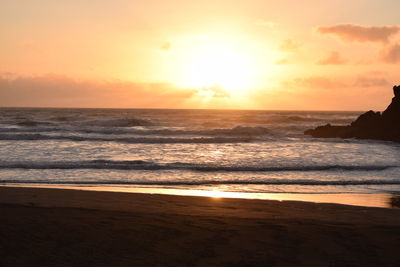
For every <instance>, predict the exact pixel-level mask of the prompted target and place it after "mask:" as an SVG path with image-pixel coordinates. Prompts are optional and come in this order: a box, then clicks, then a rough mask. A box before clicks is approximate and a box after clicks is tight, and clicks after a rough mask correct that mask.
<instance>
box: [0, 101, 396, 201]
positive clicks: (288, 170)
mask: <svg viewBox="0 0 400 267" xmlns="http://www.w3.org/2000/svg"><path fill="white" fill-rule="evenodd" d="M360 114H361V112H325V111H324V112H316V111H312V112H311V111H246V110H170V109H164V110H161V109H160V110H156V109H147V110H144V109H21V108H3V109H0V183H1V184H18V185H26V184H44V185H54V184H56V185H65V186H71V185H76V186H98V185H101V186H108V187H120V186H123V187H137V186H141V187H147V188H173V189H194V190H219V191H228V192H246V193H302V194H316V193H326V194H334V193H394V194H397V193H400V175H399V174H400V144H398V143H393V142H383V141H374V140H357V139H338V138H332V139H316V138H312V137H310V136H306V135H304V134H303V131H304V130H306V129H309V128H313V127H316V126H318V125H324V124H327V123H331V124H335V125H345V124H349V123H351V121H353V120H354V119H356V118H357V116H358V115H360Z"/></svg>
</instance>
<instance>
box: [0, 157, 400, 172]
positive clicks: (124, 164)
mask: <svg viewBox="0 0 400 267" xmlns="http://www.w3.org/2000/svg"><path fill="white" fill-rule="evenodd" d="M399 167H400V166H397V165H356V166H353V165H319V166H318V165H317V166H277V167H274V166H225V165H207V164H195V163H183V162H174V163H164V164H161V163H155V162H151V161H143V160H87V161H63V162H57V161H49V162H0V169H112V170H191V171H199V172H221V171H222V172H284V171H301V172H307V171H338V170H346V171H383V170H387V169H390V168H399Z"/></svg>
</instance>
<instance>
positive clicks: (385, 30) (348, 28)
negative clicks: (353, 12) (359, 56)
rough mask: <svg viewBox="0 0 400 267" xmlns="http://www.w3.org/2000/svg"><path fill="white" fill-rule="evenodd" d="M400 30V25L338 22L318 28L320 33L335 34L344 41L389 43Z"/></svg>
mask: <svg viewBox="0 0 400 267" xmlns="http://www.w3.org/2000/svg"><path fill="white" fill-rule="evenodd" d="M399 31H400V26H399V25H389V26H363V25H357V24H338V25H333V26H326V27H319V28H318V29H317V32H318V33H320V34H331V35H335V36H337V37H339V38H340V39H342V40H343V41H356V42H381V43H387V42H388V41H389V39H390V38H391V37H392V36H394V35H396V34H397V33H399Z"/></svg>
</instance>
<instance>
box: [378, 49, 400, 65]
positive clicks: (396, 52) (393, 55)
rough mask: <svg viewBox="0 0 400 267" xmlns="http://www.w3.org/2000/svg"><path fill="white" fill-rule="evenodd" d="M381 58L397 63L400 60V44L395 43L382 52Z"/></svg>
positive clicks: (387, 61)
mask: <svg viewBox="0 0 400 267" xmlns="http://www.w3.org/2000/svg"><path fill="white" fill-rule="evenodd" d="M381 59H382V60H383V61H384V62H386V63H390V64H396V63H399V62H400V44H394V45H391V46H389V47H387V48H386V49H384V50H383V51H382V52H381Z"/></svg>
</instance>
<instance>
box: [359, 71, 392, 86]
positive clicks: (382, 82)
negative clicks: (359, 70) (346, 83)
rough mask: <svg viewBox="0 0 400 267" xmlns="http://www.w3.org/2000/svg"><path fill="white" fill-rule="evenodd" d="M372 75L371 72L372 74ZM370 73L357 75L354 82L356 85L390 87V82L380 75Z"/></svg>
mask: <svg viewBox="0 0 400 267" xmlns="http://www.w3.org/2000/svg"><path fill="white" fill-rule="evenodd" d="M372 75H373V74H372ZM372 75H364V76H359V77H358V78H357V79H356V81H355V82H354V86H356V87H390V85H391V84H390V83H389V82H388V81H387V80H386V79H384V78H381V77H371V76H372Z"/></svg>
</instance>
